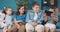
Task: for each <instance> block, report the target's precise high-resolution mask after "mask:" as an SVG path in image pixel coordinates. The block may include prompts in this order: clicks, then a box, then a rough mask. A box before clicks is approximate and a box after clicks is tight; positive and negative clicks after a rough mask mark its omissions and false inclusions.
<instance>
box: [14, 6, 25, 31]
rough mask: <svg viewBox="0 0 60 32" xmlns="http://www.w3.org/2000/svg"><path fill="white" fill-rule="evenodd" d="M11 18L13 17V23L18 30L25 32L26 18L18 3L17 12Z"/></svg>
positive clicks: (22, 8) (22, 7)
mask: <svg viewBox="0 0 60 32" xmlns="http://www.w3.org/2000/svg"><path fill="white" fill-rule="evenodd" d="M13 18H14V24H15V25H16V28H17V29H18V32H25V25H24V21H25V18H26V14H25V11H24V6H23V5H19V7H18V9H17V13H16V14H14V15H13Z"/></svg>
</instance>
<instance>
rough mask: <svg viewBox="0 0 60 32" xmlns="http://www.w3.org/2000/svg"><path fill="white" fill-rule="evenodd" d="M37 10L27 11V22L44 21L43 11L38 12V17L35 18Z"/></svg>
mask: <svg viewBox="0 0 60 32" xmlns="http://www.w3.org/2000/svg"><path fill="white" fill-rule="evenodd" d="M34 16H35V12H34V11H33V10H31V11H28V12H27V16H26V22H37V23H42V21H43V11H39V12H37V16H38V18H37V19H36V20H34Z"/></svg>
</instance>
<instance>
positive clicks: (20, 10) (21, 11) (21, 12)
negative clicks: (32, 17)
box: [19, 6, 24, 14]
mask: <svg viewBox="0 0 60 32" xmlns="http://www.w3.org/2000/svg"><path fill="white" fill-rule="evenodd" d="M19 12H20V14H23V13H24V6H22V7H21V8H20V9H19Z"/></svg>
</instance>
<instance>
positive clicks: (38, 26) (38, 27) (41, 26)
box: [36, 25, 44, 30]
mask: <svg viewBox="0 0 60 32" xmlns="http://www.w3.org/2000/svg"><path fill="white" fill-rule="evenodd" d="M39 29H41V30H42V29H44V26H43V25H37V26H36V30H39Z"/></svg>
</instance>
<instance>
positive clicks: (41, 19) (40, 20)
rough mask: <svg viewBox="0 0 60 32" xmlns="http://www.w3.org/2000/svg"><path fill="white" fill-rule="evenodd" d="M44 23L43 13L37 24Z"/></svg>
mask: <svg viewBox="0 0 60 32" xmlns="http://www.w3.org/2000/svg"><path fill="white" fill-rule="evenodd" d="M42 22H43V13H41V15H40V16H39V19H38V21H37V23H42Z"/></svg>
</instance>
